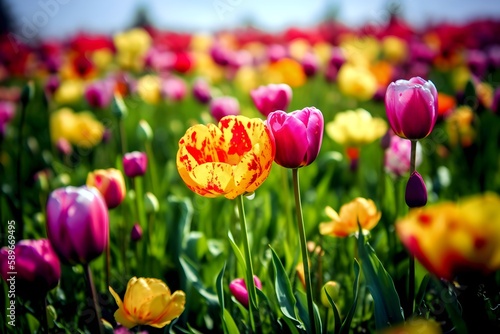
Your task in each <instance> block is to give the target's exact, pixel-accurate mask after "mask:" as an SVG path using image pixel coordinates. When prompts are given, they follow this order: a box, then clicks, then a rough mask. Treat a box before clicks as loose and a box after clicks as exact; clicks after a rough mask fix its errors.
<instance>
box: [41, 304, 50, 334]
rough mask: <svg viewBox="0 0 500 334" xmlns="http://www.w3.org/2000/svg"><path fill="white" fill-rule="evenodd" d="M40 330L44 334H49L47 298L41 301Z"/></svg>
mask: <svg viewBox="0 0 500 334" xmlns="http://www.w3.org/2000/svg"><path fill="white" fill-rule="evenodd" d="M40 329H41V331H42V333H49V323H48V321H47V298H46V297H43V299H42V300H41V301H40Z"/></svg>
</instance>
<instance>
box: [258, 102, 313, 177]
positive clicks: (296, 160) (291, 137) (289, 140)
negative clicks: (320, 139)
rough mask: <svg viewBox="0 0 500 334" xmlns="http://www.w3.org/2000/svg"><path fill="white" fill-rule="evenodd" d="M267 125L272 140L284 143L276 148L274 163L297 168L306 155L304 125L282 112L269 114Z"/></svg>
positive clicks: (306, 144) (297, 119)
mask: <svg viewBox="0 0 500 334" xmlns="http://www.w3.org/2000/svg"><path fill="white" fill-rule="evenodd" d="M268 121H269V124H270V126H271V128H272V131H273V135H274V140H275V141H276V142H277V143H286V145H280V146H278V148H277V150H276V156H275V158H274V159H275V161H276V163H277V164H278V165H280V166H283V167H286V168H297V167H299V166H301V165H302V163H303V162H304V159H305V156H306V153H307V146H308V143H307V132H306V126H305V124H304V123H303V122H302V121H301V120H300V119H299V118H297V117H293V116H288V115H287V114H286V113H285V112H284V111H276V112H274V113H272V114H270V117H269V120H268Z"/></svg>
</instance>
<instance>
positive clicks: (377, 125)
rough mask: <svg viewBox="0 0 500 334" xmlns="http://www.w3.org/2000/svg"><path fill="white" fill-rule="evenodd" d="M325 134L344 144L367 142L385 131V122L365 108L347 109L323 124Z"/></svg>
mask: <svg viewBox="0 0 500 334" xmlns="http://www.w3.org/2000/svg"><path fill="white" fill-rule="evenodd" d="M325 130H326V134H327V135H328V136H329V137H330V138H331V139H332V140H334V141H335V142H337V143H339V144H341V145H344V146H348V147H351V146H360V145H364V144H369V143H371V142H373V141H375V140H376V139H378V138H380V137H382V136H383V135H384V134H385V133H386V132H387V123H386V122H385V121H384V120H383V119H382V118H378V117H372V115H371V114H370V113H369V112H368V111H367V110H365V109H361V108H359V109H356V110H347V111H343V112H340V113H338V114H337V115H335V118H334V120H333V121H331V122H329V123H327V124H326V126H325Z"/></svg>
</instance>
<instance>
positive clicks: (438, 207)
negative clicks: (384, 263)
mask: <svg viewBox="0 0 500 334" xmlns="http://www.w3.org/2000/svg"><path fill="white" fill-rule="evenodd" d="M499 207H500V197H499V196H498V195H497V194H493V193H486V194H482V195H475V196H472V197H469V198H466V199H463V200H462V201H460V202H458V203H452V202H443V203H439V204H435V205H430V206H427V207H424V208H421V209H414V210H410V212H409V213H408V215H406V216H405V217H403V218H402V219H400V220H399V221H398V222H397V223H396V232H397V234H398V236H399V238H400V239H401V242H402V243H403V245H405V247H406V248H407V249H408V250H409V251H410V252H411V253H412V254H413V255H414V256H415V258H417V259H418V260H419V261H420V263H422V265H423V266H424V267H426V269H427V270H429V271H430V272H431V273H433V274H434V275H436V276H438V277H441V278H444V279H448V280H450V279H453V278H454V277H455V275H457V274H461V273H475V274H488V273H491V272H493V271H495V270H498V269H500V216H499V215H498V208H499Z"/></svg>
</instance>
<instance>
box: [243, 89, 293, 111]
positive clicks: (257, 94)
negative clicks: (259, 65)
mask: <svg viewBox="0 0 500 334" xmlns="http://www.w3.org/2000/svg"><path fill="white" fill-rule="evenodd" d="M250 96H251V97H252V100H253V103H254V104H255V107H256V108H257V110H258V111H260V113H261V114H262V115H264V116H265V117H267V116H268V115H269V114H270V113H271V112H273V111H276V110H284V111H286V110H287V108H288V105H289V104H290V101H291V100H292V88H290V86H288V85H287V84H269V85H267V86H260V87H259V88H256V89H254V90H252V91H251V92H250Z"/></svg>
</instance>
